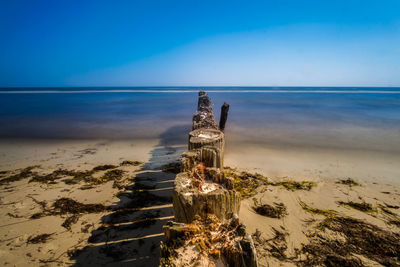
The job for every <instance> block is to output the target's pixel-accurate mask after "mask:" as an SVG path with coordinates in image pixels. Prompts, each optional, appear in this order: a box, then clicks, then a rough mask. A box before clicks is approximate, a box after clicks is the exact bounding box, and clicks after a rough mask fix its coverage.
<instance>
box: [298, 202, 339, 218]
mask: <svg viewBox="0 0 400 267" xmlns="http://www.w3.org/2000/svg"><path fill="white" fill-rule="evenodd" d="M299 204H300V206H301V208H302V209H303V210H304V211H306V212H309V213H312V214H317V215H322V216H327V217H333V216H336V215H337V214H338V213H337V212H336V211H334V210H323V209H318V208H314V207H310V206H309V205H307V203H305V202H303V201H300V202H299Z"/></svg>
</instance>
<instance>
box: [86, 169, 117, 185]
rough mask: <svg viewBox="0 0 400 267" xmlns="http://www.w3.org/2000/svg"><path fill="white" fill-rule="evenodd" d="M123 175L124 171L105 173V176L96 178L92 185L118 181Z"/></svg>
mask: <svg viewBox="0 0 400 267" xmlns="http://www.w3.org/2000/svg"><path fill="white" fill-rule="evenodd" d="M123 174H124V171H122V170H110V171H107V172H106V173H105V174H103V175H102V176H100V177H99V178H97V179H96V180H95V181H94V182H93V183H94V184H102V183H106V182H108V181H111V180H114V181H115V180H120V179H121V178H122V175H123Z"/></svg>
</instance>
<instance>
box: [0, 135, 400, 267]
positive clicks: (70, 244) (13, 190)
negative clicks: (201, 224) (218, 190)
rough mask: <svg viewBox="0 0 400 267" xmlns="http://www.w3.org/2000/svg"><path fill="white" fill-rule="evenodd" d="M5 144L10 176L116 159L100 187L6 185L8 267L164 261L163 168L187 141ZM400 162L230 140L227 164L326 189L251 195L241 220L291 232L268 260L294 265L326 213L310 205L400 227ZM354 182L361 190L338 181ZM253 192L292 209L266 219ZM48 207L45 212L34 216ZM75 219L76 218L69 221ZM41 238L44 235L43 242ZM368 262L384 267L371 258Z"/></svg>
mask: <svg viewBox="0 0 400 267" xmlns="http://www.w3.org/2000/svg"><path fill="white" fill-rule="evenodd" d="M228 140H229V139H228ZM0 147H1V148H2V150H1V155H0V157H1V158H0V170H1V171H2V172H1V175H2V177H1V179H5V178H7V177H10V176H11V175H13V174H18V173H21V170H22V169H24V168H27V167H28V166H35V167H34V168H33V169H32V170H31V171H30V172H32V173H35V174H40V175H43V174H49V173H52V172H54V171H55V170H58V169H65V170H73V171H75V172H77V171H88V170H94V169H95V168H96V167H99V166H106V165H113V166H111V167H110V166H108V167H104V168H97V169H100V170H99V171H93V173H91V175H92V179H95V181H99V178H100V181H101V182H95V183H93V182H88V181H85V180H80V181H79V180H78V181H77V182H76V183H68V178H70V176H68V175H61V176H60V177H57V178H55V179H54V180H51V181H50V180H47V181H45V182H37V181H32V182H30V180H31V179H32V173H30V174H29V175H27V176H26V177H25V178H21V179H19V180H18V181H13V182H4V183H2V184H1V192H0V201H1V203H0V204H1V206H2V209H1V218H2V220H1V227H0V232H1V234H0V236H1V237H2V238H1V241H0V242H1V243H0V251H1V252H0V259H1V262H2V265H3V266H7V265H9V266H26V265H27V264H29V265H32V266H64V265H74V266H88V265H97V264H106V265H110V266H112V265H115V266H121V265H123V266H124V265H132V264H133V265H134V266H157V265H158V260H159V242H160V241H161V240H163V239H164V236H163V232H162V225H164V224H165V223H166V222H167V221H168V220H170V219H172V218H173V213H172V204H171V203H172V202H171V199H170V198H171V194H172V188H173V181H174V175H175V174H174V173H170V172H163V171H162V168H163V166H164V165H166V164H168V163H170V162H174V161H176V160H177V159H178V158H179V157H180V155H181V153H182V152H183V151H185V150H186V149H187V147H186V144H185V143H184V140H177V141H175V142H166V141H165V140H163V139H158V140H156V139H154V140H152V139H150V140H130V141H127V140H125V141H105V140H103V141H102V140H90V141H88V140H2V141H1V144H0ZM398 159H399V158H398V156H397V155H391V154H384V153H378V152H371V153H369V154H368V153H365V151H364V152H360V151H353V152H351V153H350V152H349V151H341V150H336V151H335V150H328V149H326V150H322V149H315V150H310V149H308V150H304V149H303V150H302V149H298V150H295V149H291V150H284V149H280V150H279V149H275V148H268V147H265V146H260V145H258V146H257V145H254V146H252V145H249V144H246V145H245V146H239V145H235V146H230V143H229V141H228V144H227V152H226V157H225V165H226V166H229V167H231V168H237V170H238V171H246V172H251V173H260V174H262V175H264V176H266V177H268V180H269V181H271V182H279V181H284V180H288V179H290V180H293V181H305V180H307V181H312V182H315V185H316V186H315V187H312V188H311V189H310V190H294V191H292V190H288V189H286V188H285V187H282V186H271V185H267V186H262V187H260V188H257V191H256V192H257V193H256V194H255V195H254V196H252V197H251V198H245V199H243V200H242V203H241V208H240V214H239V218H240V220H241V221H242V222H243V223H244V224H245V225H246V227H247V231H248V232H250V233H256V232H258V233H259V236H260V238H261V239H262V240H273V238H274V236H275V235H276V232H275V230H274V229H277V230H278V231H280V232H282V233H284V234H285V242H284V243H285V245H284V246H286V247H287V248H285V249H284V255H285V257H284V258H279V257H277V256H276V255H274V254H273V253H271V252H270V250H269V249H268V246H266V247H265V248H264V247H263V246H261V245H259V246H258V247H257V250H258V253H259V263H260V265H261V266H278V265H284V266H286V265H288V266H291V265H294V263H292V262H290V261H288V260H286V259H287V258H290V257H293V256H295V255H296V250H297V249H300V248H301V246H302V245H303V244H307V242H309V240H310V238H309V235H310V233H312V232H313V231H315V225H316V224H318V223H319V222H320V221H321V220H322V219H323V217H324V216H322V215H318V214H312V213H309V212H307V211H305V210H304V209H303V207H302V206H301V204H300V203H306V204H307V205H309V206H310V207H313V208H317V209H323V210H334V211H335V212H338V213H340V214H342V215H346V216H351V217H352V218H358V219H362V220H364V221H366V222H368V223H371V224H373V225H376V226H378V227H380V228H381V229H384V230H387V231H391V232H394V233H399V228H398V225H397V226H396V225H394V224H393V223H392V224H391V223H390V221H395V220H397V222H398V217H397V216H398V215H390V214H388V213H387V212H384V211H382V209H380V208H378V207H384V210H389V212H392V213H393V214H398V213H399V210H398V208H399V207H398V206H399V198H400V186H399V184H398V183H394V182H393V181H395V177H398V175H399V169H398V168H397V166H396V162H398ZM136 161H138V162H136ZM124 162H125V163H124ZM133 162H136V163H133ZM130 163H131V164H130ZM108 168H110V169H108ZM110 170H111V171H112V170H121V171H122V175H121V177H117V178H114V177H112V178H111V179H110V180H108V181H107V180H105V181H102V179H101V177H104V174H105V173H106V172H108V171H110ZM42 177H43V176H42ZM347 178H351V179H353V180H354V181H356V182H357V183H359V184H360V185H361V186H351V185H347V184H340V183H338V181H340V180H343V179H347ZM103 180H104V179H103ZM143 192H146V193H143ZM148 193H150V194H148ZM63 198H68V199H72V200H73V201H76V202H77V203H80V204H100V205H104V207H105V208H104V209H100V211H91V210H90V209H89V210H87V211H79V212H77V213H73V212H71V211H70V212H63V211H62V210H57V211H55V203H56V202H57V200H60V199H63ZM253 198H255V199H257V200H258V201H259V202H260V203H263V204H270V205H273V203H283V204H284V205H285V207H286V212H287V215H286V216H284V217H283V218H268V217H266V216H262V215H259V214H257V213H256V212H255V211H254V209H253V206H254V205H253V203H254V200H253ZM339 201H343V202H349V201H354V202H357V203H358V202H365V203H369V204H371V205H372V207H373V211H372V212H368V213H366V212H362V211H359V210H356V209H354V208H351V207H349V206H346V205H340V204H338V202H339ZM57 203H58V202H57ZM70 205H71V204H70ZM40 213H42V214H41V215H40V216H37V218H36V217H35V216H33V215H35V214H40ZM32 216H33V217H32ZM70 217H73V218H71V219H69V220H70V222H71V223H70V225H69V226H66V224H65V222H66V220H67V219H68V218H70ZM63 225H64V226H63ZM43 234H45V235H48V236H43ZM40 235H42V236H41V237H42V239H40V238H37V239H35V237H38V236H40ZM265 244H269V243H268V242H266V243H265ZM361 258H362V257H361ZM363 262H364V263H365V264H370V265H371V266H379V264H378V263H377V262H374V261H371V260H369V259H367V258H363Z"/></svg>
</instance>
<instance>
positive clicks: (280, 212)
mask: <svg viewBox="0 0 400 267" xmlns="http://www.w3.org/2000/svg"><path fill="white" fill-rule="evenodd" d="M253 201H254V206H253V210H254V211H255V212H256V213H258V214H260V215H263V216H266V217H270V218H278V219H280V218H282V217H284V216H285V215H287V209H286V206H285V204H283V203H274V205H273V206H272V205H269V204H260V203H259V202H258V201H257V199H253Z"/></svg>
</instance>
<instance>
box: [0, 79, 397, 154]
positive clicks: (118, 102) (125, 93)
mask: <svg viewBox="0 0 400 267" xmlns="http://www.w3.org/2000/svg"><path fill="white" fill-rule="evenodd" d="M200 89H201V90H205V91H207V92H208V94H209V96H210V97H211V99H212V102H213V104H214V114H215V117H216V120H217V121H219V113H220V107H221V105H222V104H223V103H224V102H227V103H229V104H230V110H229V117H228V122H227V126H226V133H227V138H228V141H231V142H241V143H246V142H249V143H260V144H262V145H266V146H271V147H282V148H285V147H288V148H290V147H293V146H296V147H303V148H306V149H307V148H311V147H313V148H315V147H321V148H324V147H330V148H338V149H363V150H379V151H385V152H391V153H399V152H400V88H372V87H368V88H355V87H352V88H348V87H346V88H345V87H335V88H329V87H318V88H317V87H312V88H309V87H178V88H176V87H170V88H167V87H162V88H149V87H146V88H129V87H128V88H124V87H123V88H122V87H118V88H117V87H116V88H110V87H108V88H99V87H97V88H18V89H14V88H13V89H7V88H3V89H0V138H2V139H8V138H13V139H15V138H23V139H39V138H40V139H138V138H142V139H149V138H159V137H164V139H165V137H166V136H168V137H169V140H171V144H173V143H174V142H175V141H176V140H185V138H186V135H187V132H188V131H189V129H190V127H191V119H192V114H193V113H194V112H195V109H196V107H197V92H198V91H199V90H200ZM167 139H168V138H167Z"/></svg>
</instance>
